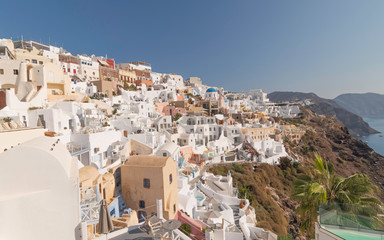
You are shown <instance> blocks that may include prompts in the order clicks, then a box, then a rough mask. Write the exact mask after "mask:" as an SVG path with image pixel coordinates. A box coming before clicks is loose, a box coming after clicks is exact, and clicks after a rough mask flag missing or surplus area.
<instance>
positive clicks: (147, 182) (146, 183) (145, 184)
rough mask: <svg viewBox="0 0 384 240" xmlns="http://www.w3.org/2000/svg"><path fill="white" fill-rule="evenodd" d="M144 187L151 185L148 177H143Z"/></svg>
mask: <svg viewBox="0 0 384 240" xmlns="http://www.w3.org/2000/svg"><path fill="white" fill-rule="evenodd" d="M144 187H145V188H150V187H151V182H150V181H149V179H148V178H144Z"/></svg>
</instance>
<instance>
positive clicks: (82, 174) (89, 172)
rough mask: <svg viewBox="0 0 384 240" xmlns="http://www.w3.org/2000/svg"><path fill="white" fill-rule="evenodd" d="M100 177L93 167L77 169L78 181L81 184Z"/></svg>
mask: <svg viewBox="0 0 384 240" xmlns="http://www.w3.org/2000/svg"><path fill="white" fill-rule="evenodd" d="M99 175H100V173H99V171H97V169H96V168H95V167H94V166H91V165H88V166H85V167H82V168H80V169H79V181H80V182H83V181H84V180H87V179H92V181H93V180H94V179H96V178H97V177H98V176H99Z"/></svg>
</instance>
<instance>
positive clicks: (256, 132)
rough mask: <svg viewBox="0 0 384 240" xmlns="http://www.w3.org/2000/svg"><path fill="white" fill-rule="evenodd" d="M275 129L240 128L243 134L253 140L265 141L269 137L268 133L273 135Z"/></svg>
mask: <svg viewBox="0 0 384 240" xmlns="http://www.w3.org/2000/svg"><path fill="white" fill-rule="evenodd" d="M275 131H276V128H275V127H263V128H242V129H241V132H242V133H243V134H246V135H249V136H250V137H251V139H252V141H254V142H260V141H265V140H268V139H269V136H270V135H274V134H275Z"/></svg>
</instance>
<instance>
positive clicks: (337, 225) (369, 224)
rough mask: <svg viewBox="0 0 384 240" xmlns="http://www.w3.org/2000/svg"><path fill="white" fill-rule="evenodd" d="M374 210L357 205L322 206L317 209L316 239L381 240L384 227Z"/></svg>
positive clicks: (383, 237) (383, 235)
mask: <svg viewBox="0 0 384 240" xmlns="http://www.w3.org/2000/svg"><path fill="white" fill-rule="evenodd" d="M378 217H379V216H377V215H376V213H375V210H374V208H372V207H369V206H357V205H346V204H345V205H324V206H322V207H320V209H319V222H318V223H317V224H316V239H335V240H339V239H345V240H357V239H367V240H382V239H384V225H383V223H382V222H381V220H380V219H378Z"/></svg>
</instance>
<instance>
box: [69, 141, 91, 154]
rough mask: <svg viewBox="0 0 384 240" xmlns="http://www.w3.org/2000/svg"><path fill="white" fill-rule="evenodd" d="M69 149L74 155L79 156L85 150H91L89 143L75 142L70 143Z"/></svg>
mask: <svg viewBox="0 0 384 240" xmlns="http://www.w3.org/2000/svg"><path fill="white" fill-rule="evenodd" d="M67 149H68V151H69V152H70V153H71V155H72V156H78V155H80V154H83V153H85V152H88V151H89V149H90V148H89V144H80V145H79V144H73V143H68V144H67Z"/></svg>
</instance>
